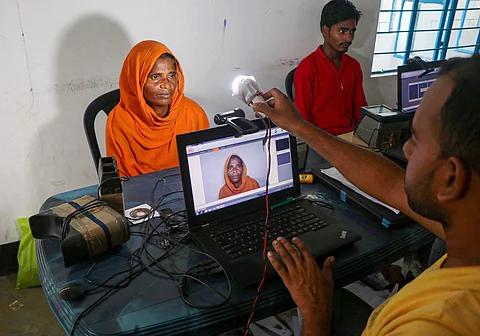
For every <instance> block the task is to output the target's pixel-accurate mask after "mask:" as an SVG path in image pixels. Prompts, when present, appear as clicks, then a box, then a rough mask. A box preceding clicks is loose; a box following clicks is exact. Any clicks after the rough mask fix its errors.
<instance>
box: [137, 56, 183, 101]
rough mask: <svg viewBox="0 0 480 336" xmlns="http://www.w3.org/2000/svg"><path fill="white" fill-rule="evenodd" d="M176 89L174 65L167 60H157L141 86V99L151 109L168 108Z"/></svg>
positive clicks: (176, 77)
mask: <svg viewBox="0 0 480 336" xmlns="http://www.w3.org/2000/svg"><path fill="white" fill-rule="evenodd" d="M177 87H178V75H177V69H176V67H175V63H174V62H173V60H171V59H169V58H159V59H158V60H157V61H156V62H155V64H154V66H153V68H152V70H151V71H150V73H149V74H148V78H147V82H146V83H145V85H144V86H143V98H145V101H146V102H147V104H148V105H149V106H150V107H151V108H153V109H154V110H155V109H156V108H162V107H168V106H169V105H170V103H171V102H172V97H173V94H174V93H175V90H176V89H177Z"/></svg>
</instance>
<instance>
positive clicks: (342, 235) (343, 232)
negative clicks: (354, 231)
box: [340, 231, 347, 239]
mask: <svg viewBox="0 0 480 336" xmlns="http://www.w3.org/2000/svg"><path fill="white" fill-rule="evenodd" d="M345 238H347V231H342V234H341V235H340V239H345Z"/></svg>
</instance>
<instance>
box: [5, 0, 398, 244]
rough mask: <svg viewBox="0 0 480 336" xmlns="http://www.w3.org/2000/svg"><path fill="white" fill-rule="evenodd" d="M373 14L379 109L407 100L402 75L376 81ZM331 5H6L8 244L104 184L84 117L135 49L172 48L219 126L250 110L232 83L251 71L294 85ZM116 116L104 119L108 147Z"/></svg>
mask: <svg viewBox="0 0 480 336" xmlns="http://www.w3.org/2000/svg"><path fill="white" fill-rule="evenodd" d="M354 2H355V4H356V5H357V6H358V8H359V9H360V10H361V11H362V12H363V13H364V17H363V18H362V20H361V22H360V25H359V29H358V34H357V37H356V40H355V42H354V45H353V46H352V48H351V52H350V54H351V55H352V56H354V57H355V58H357V59H358V60H359V61H360V63H361V64H362V67H363V71H364V77H365V91H366V94H367V98H368V101H369V103H372V104H373V103H387V104H390V105H393V104H394V102H395V81H394V78H393V77H384V78H374V79H372V78H370V69H371V63H372V55H373V48H374V43H375V31H376V24H377V18H378V9H379V6H380V0H357V1H354ZM325 3H326V0H323V1H316V0H302V1H292V0H242V1H240V0H236V1H234V0H229V1H225V0H209V1H207V0H184V1H165V0H163V1H162V0H155V1H154V0H139V1H135V2H134V1H122V0H102V1H97V0H71V1H58V0H2V1H1V3H0V50H1V51H0V74H1V80H0V110H1V113H2V123H0V141H1V144H2V147H1V148H2V155H3V160H1V162H0V179H1V180H0V185H1V191H0V243H5V242H9V241H13V240H17V239H18V234H17V231H18V229H17V228H16V225H15V219H16V218H18V217H24V216H30V215H32V214H35V213H36V212H37V211H38V209H39V207H40V205H41V204H42V203H43V202H44V201H45V199H47V198H48V197H49V196H51V195H53V194H56V193H60V192H63V191H67V190H72V189H75V188H81V187H84V186H87V185H92V184H95V183H96V173H95V170H94V165H93V161H92V158H91V156H90V152H89V149H88V145H87V142H86V140H85V135H84V132H83V125H82V117H83V112H84V110H85V107H86V106H87V105H88V104H89V103H90V102H91V101H92V100H93V99H94V98H96V97H97V96H99V95H100V94H102V93H104V92H107V91H110V90H112V89H114V88H116V87H117V83H118V76H119V72H120V69H121V66H122V63H123V60H124V58H125V56H126V54H127V53H128V51H129V49H130V48H131V47H132V46H133V45H134V44H135V43H137V42H138V41H141V40H145V39H155V40H158V41H161V42H163V43H165V44H166V45H167V46H169V48H170V49H171V50H172V51H173V52H174V53H175V55H176V56H177V57H178V58H179V60H180V62H181V63H182V66H183V68H184V71H185V75H186V94H187V95H188V96H190V97H191V98H193V99H194V100H196V101H197V102H198V103H199V104H200V105H201V106H202V107H203V108H204V109H205V110H206V111H207V113H208V115H209V116H210V117H211V118H212V117H213V115H214V114H215V113H218V112H223V111H226V110H229V109H231V108H233V107H244V106H241V103H240V102H238V101H236V100H235V99H234V98H233V97H231V92H230V88H231V83H232V80H233V79H234V78H235V77H236V76H237V75H239V74H251V75H254V76H255V77H256V78H257V81H258V83H259V84H260V86H261V87H262V88H264V89H268V88H270V87H274V86H275V87H279V88H281V89H282V90H283V89H284V78H285V75H286V74H287V73H288V71H289V70H290V69H292V68H293V67H295V66H296V65H297V64H298V62H299V61H300V60H301V59H302V58H303V57H305V56H306V55H307V54H309V53H310V52H312V51H313V50H314V49H315V48H316V47H317V46H318V44H319V43H321V35H320V31H319V18H320V12H321V9H322V7H323V5H324V4H325ZM104 125H105V118H100V119H99V120H98V136H99V137H100V138H101V139H102V141H101V147H102V148H104V142H103V138H104V131H103V128H104Z"/></svg>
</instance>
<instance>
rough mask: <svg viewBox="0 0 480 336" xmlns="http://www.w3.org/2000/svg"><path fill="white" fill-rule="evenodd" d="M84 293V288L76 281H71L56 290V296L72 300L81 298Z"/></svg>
mask: <svg viewBox="0 0 480 336" xmlns="http://www.w3.org/2000/svg"><path fill="white" fill-rule="evenodd" d="M84 295H85V288H84V287H83V286H82V285H81V284H78V283H71V284H68V285H66V286H64V287H62V288H61V289H60V290H59V291H58V296H59V297H60V299H62V300H66V301H74V300H78V299H80V298H82V297H83V296H84Z"/></svg>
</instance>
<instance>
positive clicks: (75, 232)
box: [29, 195, 130, 267]
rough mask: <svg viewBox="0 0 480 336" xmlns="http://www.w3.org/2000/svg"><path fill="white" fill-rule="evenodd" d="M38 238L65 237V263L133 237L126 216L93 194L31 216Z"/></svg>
mask: <svg viewBox="0 0 480 336" xmlns="http://www.w3.org/2000/svg"><path fill="white" fill-rule="evenodd" d="M29 222H30V229H31V231H32V236H33V237H34V238H35V239H55V240H61V244H60V249H61V252H62V255H63V261H64V264H65V267H70V266H72V265H74V264H76V263H79V262H81V261H83V260H86V259H91V258H93V257H95V256H98V255H101V254H103V253H105V252H107V251H110V250H112V249H113V248H115V247H116V246H119V245H121V244H123V243H125V242H126V241H128V240H129V239H130V226H129V224H130V223H129V222H128V220H127V219H126V218H125V216H123V215H121V214H119V213H118V212H117V211H115V210H114V209H112V208H111V207H110V206H108V204H107V203H105V202H103V201H100V200H98V199H96V198H95V197H93V196H91V195H85V196H82V197H80V198H77V199H74V200H72V201H70V202H67V203H62V204H60V205H57V206H55V207H53V208H50V209H48V210H45V211H43V212H40V213H38V214H36V215H34V216H31V217H30V218H29Z"/></svg>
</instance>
